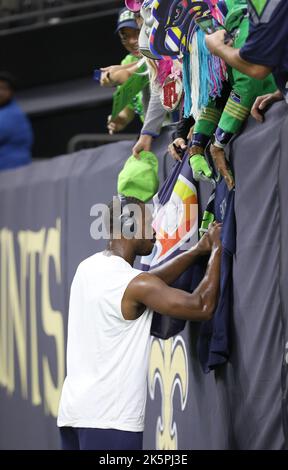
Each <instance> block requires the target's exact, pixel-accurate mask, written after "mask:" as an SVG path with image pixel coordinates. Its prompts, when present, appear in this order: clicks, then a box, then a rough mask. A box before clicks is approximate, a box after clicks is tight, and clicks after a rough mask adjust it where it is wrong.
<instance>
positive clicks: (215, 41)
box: [205, 29, 233, 55]
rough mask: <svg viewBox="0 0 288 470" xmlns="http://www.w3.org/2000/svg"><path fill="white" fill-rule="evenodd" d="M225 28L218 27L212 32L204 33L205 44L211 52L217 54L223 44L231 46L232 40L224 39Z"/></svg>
mask: <svg viewBox="0 0 288 470" xmlns="http://www.w3.org/2000/svg"><path fill="white" fill-rule="evenodd" d="M226 34H227V33H226V31H225V29H219V30H218V31H216V32H215V33H213V34H206V36H205V39H206V46H207V47H208V49H209V51H210V52H211V54H214V55H218V54H219V52H220V51H221V49H222V48H223V46H224V45H226V46H232V44H233V41H232V40H230V41H229V42H227V41H226Z"/></svg>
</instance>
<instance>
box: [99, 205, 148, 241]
mask: <svg viewBox="0 0 288 470" xmlns="http://www.w3.org/2000/svg"><path fill="white" fill-rule="evenodd" d="M118 198H119V202H121V208H122V212H123V208H124V207H125V206H126V205H129V204H136V205H138V206H140V207H141V208H142V207H143V206H145V203H144V202H143V201H141V200H140V199H137V198H136V197H130V196H127V197H126V196H118ZM114 200H115V198H114V199H113V200H112V201H111V202H110V203H109V204H108V209H109V220H105V227H106V230H107V232H109V233H110V234H112V233H113V227H115V218H116V216H115V213H114V210H115V203H114ZM118 217H119V213H118V212H117V218H118Z"/></svg>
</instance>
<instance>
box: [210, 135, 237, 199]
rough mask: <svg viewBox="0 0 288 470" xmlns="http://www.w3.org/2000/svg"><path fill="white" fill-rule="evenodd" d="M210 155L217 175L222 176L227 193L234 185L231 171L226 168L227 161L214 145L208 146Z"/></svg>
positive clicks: (222, 152)
mask: <svg viewBox="0 0 288 470" xmlns="http://www.w3.org/2000/svg"><path fill="white" fill-rule="evenodd" d="M210 153H211V155H212V158H213V161H214V163H215V166H216V168H217V170H218V171H219V173H220V174H221V175H222V176H223V178H224V179H225V181H226V184H227V186H228V189H229V191H230V190H231V189H232V188H234V186H235V183H234V179H233V176H232V173H231V170H230V169H229V167H228V163H227V160H226V158H225V153H224V150H223V149H221V148H219V147H216V146H215V145H213V144H211V145H210Z"/></svg>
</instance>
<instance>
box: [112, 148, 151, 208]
mask: <svg viewBox="0 0 288 470" xmlns="http://www.w3.org/2000/svg"><path fill="white" fill-rule="evenodd" d="M158 186H159V179H158V159H157V157H156V155H155V154H154V153H153V152H146V151H144V150H142V152H140V154H139V159H138V158H135V157H134V156H133V155H131V157H129V158H128V160H127V161H126V163H125V165H124V167H123V169H122V170H121V171H120V173H119V175H118V185H117V191H118V193H119V194H123V196H126V197H136V198H137V199H139V200H140V201H143V202H147V201H149V200H150V199H151V198H152V197H153V196H154V194H156V192H157V191H158Z"/></svg>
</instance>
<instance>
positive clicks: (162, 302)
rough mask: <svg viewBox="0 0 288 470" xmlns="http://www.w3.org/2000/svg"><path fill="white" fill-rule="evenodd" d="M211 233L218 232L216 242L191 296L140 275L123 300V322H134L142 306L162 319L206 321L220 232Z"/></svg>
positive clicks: (214, 292) (214, 291) (214, 289)
mask: <svg viewBox="0 0 288 470" xmlns="http://www.w3.org/2000/svg"><path fill="white" fill-rule="evenodd" d="M215 231H217V232H218V234H217V236H218V241H216V240H215V241H214V242H213V247H212V252H211V255H210V259H209V263H208V267H207V270H206V274H205V276H204V279H203V280H202V281H201V283H200V284H199V286H198V287H197V289H196V290H195V291H194V292H193V293H192V294H189V293H187V292H185V291H182V290H180V289H174V288H172V287H168V286H167V285H166V284H165V283H164V282H163V281H162V280H161V279H160V278H158V277H156V276H154V275H153V274H151V273H143V274H140V275H139V276H137V277H136V278H135V279H133V280H132V281H131V283H130V284H129V286H128V287H127V289H126V291H125V294H124V296H123V300H122V313H123V316H124V318H125V319H127V320H133V319H135V318H137V317H138V316H139V314H141V313H142V312H143V306H146V307H148V308H150V309H151V310H154V311H157V312H159V313H161V314H163V315H169V316H172V317H175V318H180V319H183V320H195V321H201V320H208V319H210V318H211V316H212V314H213V312H214V310H215V307H216V303H217V301H218V295H219V285H220V261H221V246H220V241H219V233H220V228H219V227H217V229H215Z"/></svg>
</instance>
